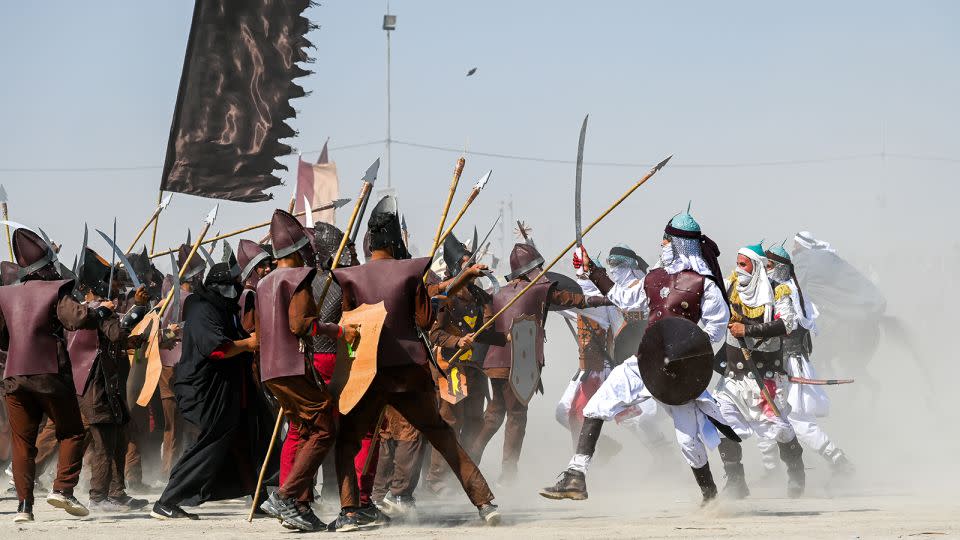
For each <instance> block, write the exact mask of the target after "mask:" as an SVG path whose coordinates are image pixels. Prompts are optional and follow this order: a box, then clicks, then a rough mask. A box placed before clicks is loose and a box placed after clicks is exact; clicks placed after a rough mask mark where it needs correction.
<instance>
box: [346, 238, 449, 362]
mask: <svg viewBox="0 0 960 540" xmlns="http://www.w3.org/2000/svg"><path fill="white" fill-rule="evenodd" d="M429 266H430V258H429V257H421V258H418V259H405V260H397V259H374V260H371V261H367V262H366V263H365V264H362V265H360V266H353V267H350V268H337V269H336V270H334V271H333V274H334V277H335V278H336V280H337V282H338V283H339V284H340V287H341V289H342V291H343V308H344V310H349V309H353V308H355V307H357V306H359V305H360V304H378V303H380V302H383V303H384V307H385V308H386V310H387V318H386V320H385V321H384V324H383V329H382V330H381V332H380V344H379V346H378V348H377V366H380V367H389V366H403V365H410V364H420V365H424V364H426V363H427V349H426V346H425V345H424V344H423V341H422V340H421V339H420V336H419V333H418V331H417V322H416V313H417V310H418V308H421V307H422V305H420V304H418V301H417V299H418V297H419V298H420V302H421V303H422V302H423V297H424V296H425V295H426V289H425V287H424V285H423V275H424V273H425V272H426V271H427V268H429ZM427 306H429V304H427ZM428 326H429V323H428Z"/></svg>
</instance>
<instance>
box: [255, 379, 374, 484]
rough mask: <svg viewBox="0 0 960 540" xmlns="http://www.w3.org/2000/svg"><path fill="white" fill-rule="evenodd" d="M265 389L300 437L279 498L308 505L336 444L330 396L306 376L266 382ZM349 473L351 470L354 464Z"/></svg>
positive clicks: (332, 405) (351, 466) (331, 397)
mask: <svg viewBox="0 0 960 540" xmlns="http://www.w3.org/2000/svg"><path fill="white" fill-rule="evenodd" d="M266 385H267V388H269V389H270V391H271V392H273V395H274V396H276V398H277V401H278V402H280V406H281V407H283V411H284V414H286V416H287V419H288V420H289V421H290V422H291V423H293V424H294V425H296V426H297V431H298V433H299V436H300V443H299V444H298V445H297V453H296V456H294V459H293V465H292V466H291V467H290V471H289V472H288V473H287V476H286V478H285V479H284V483H283V485H282V486H280V489H279V491H278V494H279V495H280V497H283V498H289V497H293V498H295V499H297V500H300V501H308V500H310V497H311V496H312V495H313V486H314V484H315V483H316V480H315V478H316V476H317V471H318V470H319V469H320V465H321V464H323V458H324V457H326V455H327V454H328V453H329V452H330V449H331V448H333V444H334V441H335V434H336V426H335V424H334V412H335V408H334V403H333V396H332V395H330V392H328V391H327V390H326V389H323V388H320V386H319V385H317V382H316V381H315V380H312V379H311V378H310V377H308V376H307V375H295V376H292V377H279V378H276V379H271V380H269V381H266ZM354 454H356V452H354ZM351 459H352V458H351ZM350 470H353V461H351V462H350Z"/></svg>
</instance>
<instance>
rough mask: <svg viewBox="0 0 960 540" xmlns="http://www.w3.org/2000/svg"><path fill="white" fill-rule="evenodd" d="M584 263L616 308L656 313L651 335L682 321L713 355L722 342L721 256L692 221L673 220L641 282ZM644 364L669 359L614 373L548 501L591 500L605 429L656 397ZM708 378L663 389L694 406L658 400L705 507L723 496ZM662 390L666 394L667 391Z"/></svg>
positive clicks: (630, 363)
mask: <svg viewBox="0 0 960 540" xmlns="http://www.w3.org/2000/svg"><path fill="white" fill-rule="evenodd" d="M583 255H584V260H583V265H584V268H585V269H587V271H588V272H589V275H590V280H591V281H592V282H594V284H596V286H597V288H598V289H599V290H600V292H601V293H602V294H603V295H605V296H606V297H607V298H609V299H610V300H611V301H612V302H613V303H614V305H616V306H617V307H619V308H620V309H622V310H624V311H639V312H644V311H647V312H649V316H648V322H649V324H650V326H649V327H648V329H647V332H648V333H649V332H650V328H652V327H653V326H654V325H656V324H657V323H658V322H660V321H661V320H665V319H671V318H681V319H685V320H687V321H691V322H693V323H699V325H700V326H701V327H702V328H703V332H701V334H703V333H705V334H706V339H704V341H705V342H706V343H707V349H708V350H709V342H711V341H712V342H714V343H716V342H720V341H722V340H723V337H724V335H725V331H726V325H727V321H728V319H729V311H728V309H727V303H726V297H725V295H724V291H723V289H722V287H720V286H719V285H718V283H719V278H718V277H717V276H719V275H720V269H719V264H718V263H717V259H716V258H717V256H718V255H719V250H718V249H717V246H716V244H714V243H713V241H712V240H710V238H709V237H707V236H706V235H704V234H703V232H702V231H701V229H700V225H699V224H698V223H697V222H696V220H694V219H693V216H691V215H690V214H689V213H684V214H679V215H677V216H674V217H673V218H672V219H671V220H670V221H669V222H668V223H667V226H666V227H665V229H664V236H663V241H662V242H661V254H660V260H659V263H658V264H657V266H656V268H654V269H653V270H651V271H650V273H648V274H647V275H646V276H644V277H642V278H640V279H625V280H623V281H621V282H615V281H613V280H612V279H611V278H610V276H609V275H608V274H607V272H606V271H605V270H604V269H602V268H600V267H598V266H594V265H592V264H591V263H590V261H589V258H588V257H587V256H586V252H584V253H583ZM575 264H576V261H575ZM645 337H646V336H645ZM693 337H694V338H696V337H697V334H696V333H694V334H693ZM641 349H642V342H641ZM641 361H647V362H651V363H656V362H657V361H659V362H660V363H661V365H662V357H661V358H647V359H644V358H643V355H642V354H641V351H638V352H637V355H636V356H634V357H631V358H628V359H627V360H626V361H624V362H623V364H621V365H619V366H617V367H616V368H615V369H614V370H613V371H612V372H611V373H610V375H609V376H608V377H607V379H606V380H605V381H604V382H603V384H602V385H601V387H600V388H599V389H598V390H597V391H596V393H595V394H594V395H593V397H592V398H591V399H590V401H589V402H587V405H586V406H585V407H584V410H583V414H584V417H585V419H584V425H583V428H582V429H581V430H580V438H579V440H578V442H577V449H576V451H575V454H574V456H573V458H571V460H570V463H569V465H568V466H567V469H566V470H565V471H563V473H561V475H560V478H559V480H558V481H557V483H556V484H555V485H553V486H549V487H546V488H544V489H542V490H541V491H540V494H541V495H542V496H544V497H546V498H549V499H574V500H582V499H586V498H587V486H586V472H587V469H588V468H589V466H590V461H591V459H592V456H593V454H594V450H595V449H596V443H597V440H598V438H599V436H600V430H601V428H602V427H603V422H604V421H609V420H621V419H624V418H629V417H631V416H635V415H637V414H642V408H643V405H644V404H645V402H646V401H648V400H649V399H650V398H654V397H657V396H656V395H654V394H653V392H652V391H651V390H650V389H648V388H647V385H652V384H653V381H645V380H644V379H643V378H642V377H641V371H640V367H641V366H640V362H641ZM707 372H708V374H707V377H706V380H704V381H695V380H690V379H689V378H686V377H681V376H679V374H677V373H675V374H673V380H675V381H676V382H675V383H674V385H675V386H674V387H671V385H666V387H665V388H663V389H662V390H663V392H662V393H663V394H668V393H671V392H673V391H679V392H681V393H686V394H688V395H689V396H690V399H686V400H677V401H675V402H674V403H667V402H665V401H664V400H663V399H657V401H658V402H659V405H660V406H662V407H663V408H664V410H665V411H666V412H667V413H668V414H669V415H670V416H671V418H672V419H673V423H674V427H675V428H676V434H677V442H678V443H679V444H680V451H681V454H682V455H683V457H684V459H686V461H687V463H688V464H689V465H690V467H691V469H692V470H693V474H694V478H695V479H696V480H697V485H698V486H699V487H700V490H701V493H702V495H703V500H704V501H705V502H706V501H709V500H711V499H713V498H714V497H715V496H716V493H717V488H716V484H715V483H714V481H713V475H712V473H711V472H710V464H709V462H708V460H707V448H708V447H716V445H717V444H719V440H718V436H717V429H716V428H715V427H714V421H717V420H719V419H720V418H721V415H720V411H719V410H718V409H717V407H716V404H715V403H714V402H713V399H712V397H711V396H710V394H709V393H707V392H705V391H704V390H705V389H706V386H707V384H708V383H709V368H708V369H707ZM645 383H646V384H645ZM701 384H702V386H700V385H701ZM657 390H658V392H657V393H660V392H659V390H660V389H659V388H658V389H657Z"/></svg>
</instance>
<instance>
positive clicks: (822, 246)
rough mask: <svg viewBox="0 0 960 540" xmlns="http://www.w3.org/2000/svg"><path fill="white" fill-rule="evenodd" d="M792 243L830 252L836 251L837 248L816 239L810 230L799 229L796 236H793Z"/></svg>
mask: <svg viewBox="0 0 960 540" xmlns="http://www.w3.org/2000/svg"><path fill="white" fill-rule="evenodd" d="M793 241H794V243H796V244H797V245H799V246H802V247H805V248H807V249H813V250H821V251H829V252H830V253H836V252H837V250H835V249H833V248H832V247H830V243H829V242H824V241H823V240H817V239H816V238H814V236H813V233H811V232H810V231H800V232H798V233H797V235H796V236H794V237H793Z"/></svg>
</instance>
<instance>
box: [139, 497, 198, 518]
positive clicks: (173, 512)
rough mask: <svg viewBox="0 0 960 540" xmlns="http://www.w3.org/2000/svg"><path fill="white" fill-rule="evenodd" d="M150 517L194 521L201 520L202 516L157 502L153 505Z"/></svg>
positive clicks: (172, 505)
mask: <svg viewBox="0 0 960 540" xmlns="http://www.w3.org/2000/svg"><path fill="white" fill-rule="evenodd" d="M150 517H152V518H156V519H161V520H163V519H192V520H194V521H196V520H198V519H200V516H198V515H197V514H191V513H190V512H187V511H186V510H184V509H183V508H180V507H179V506H177V505H175V504H169V505H167V504H163V503H161V502H160V501H157V502H155V503H154V504H153V510H152V511H151V512H150Z"/></svg>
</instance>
